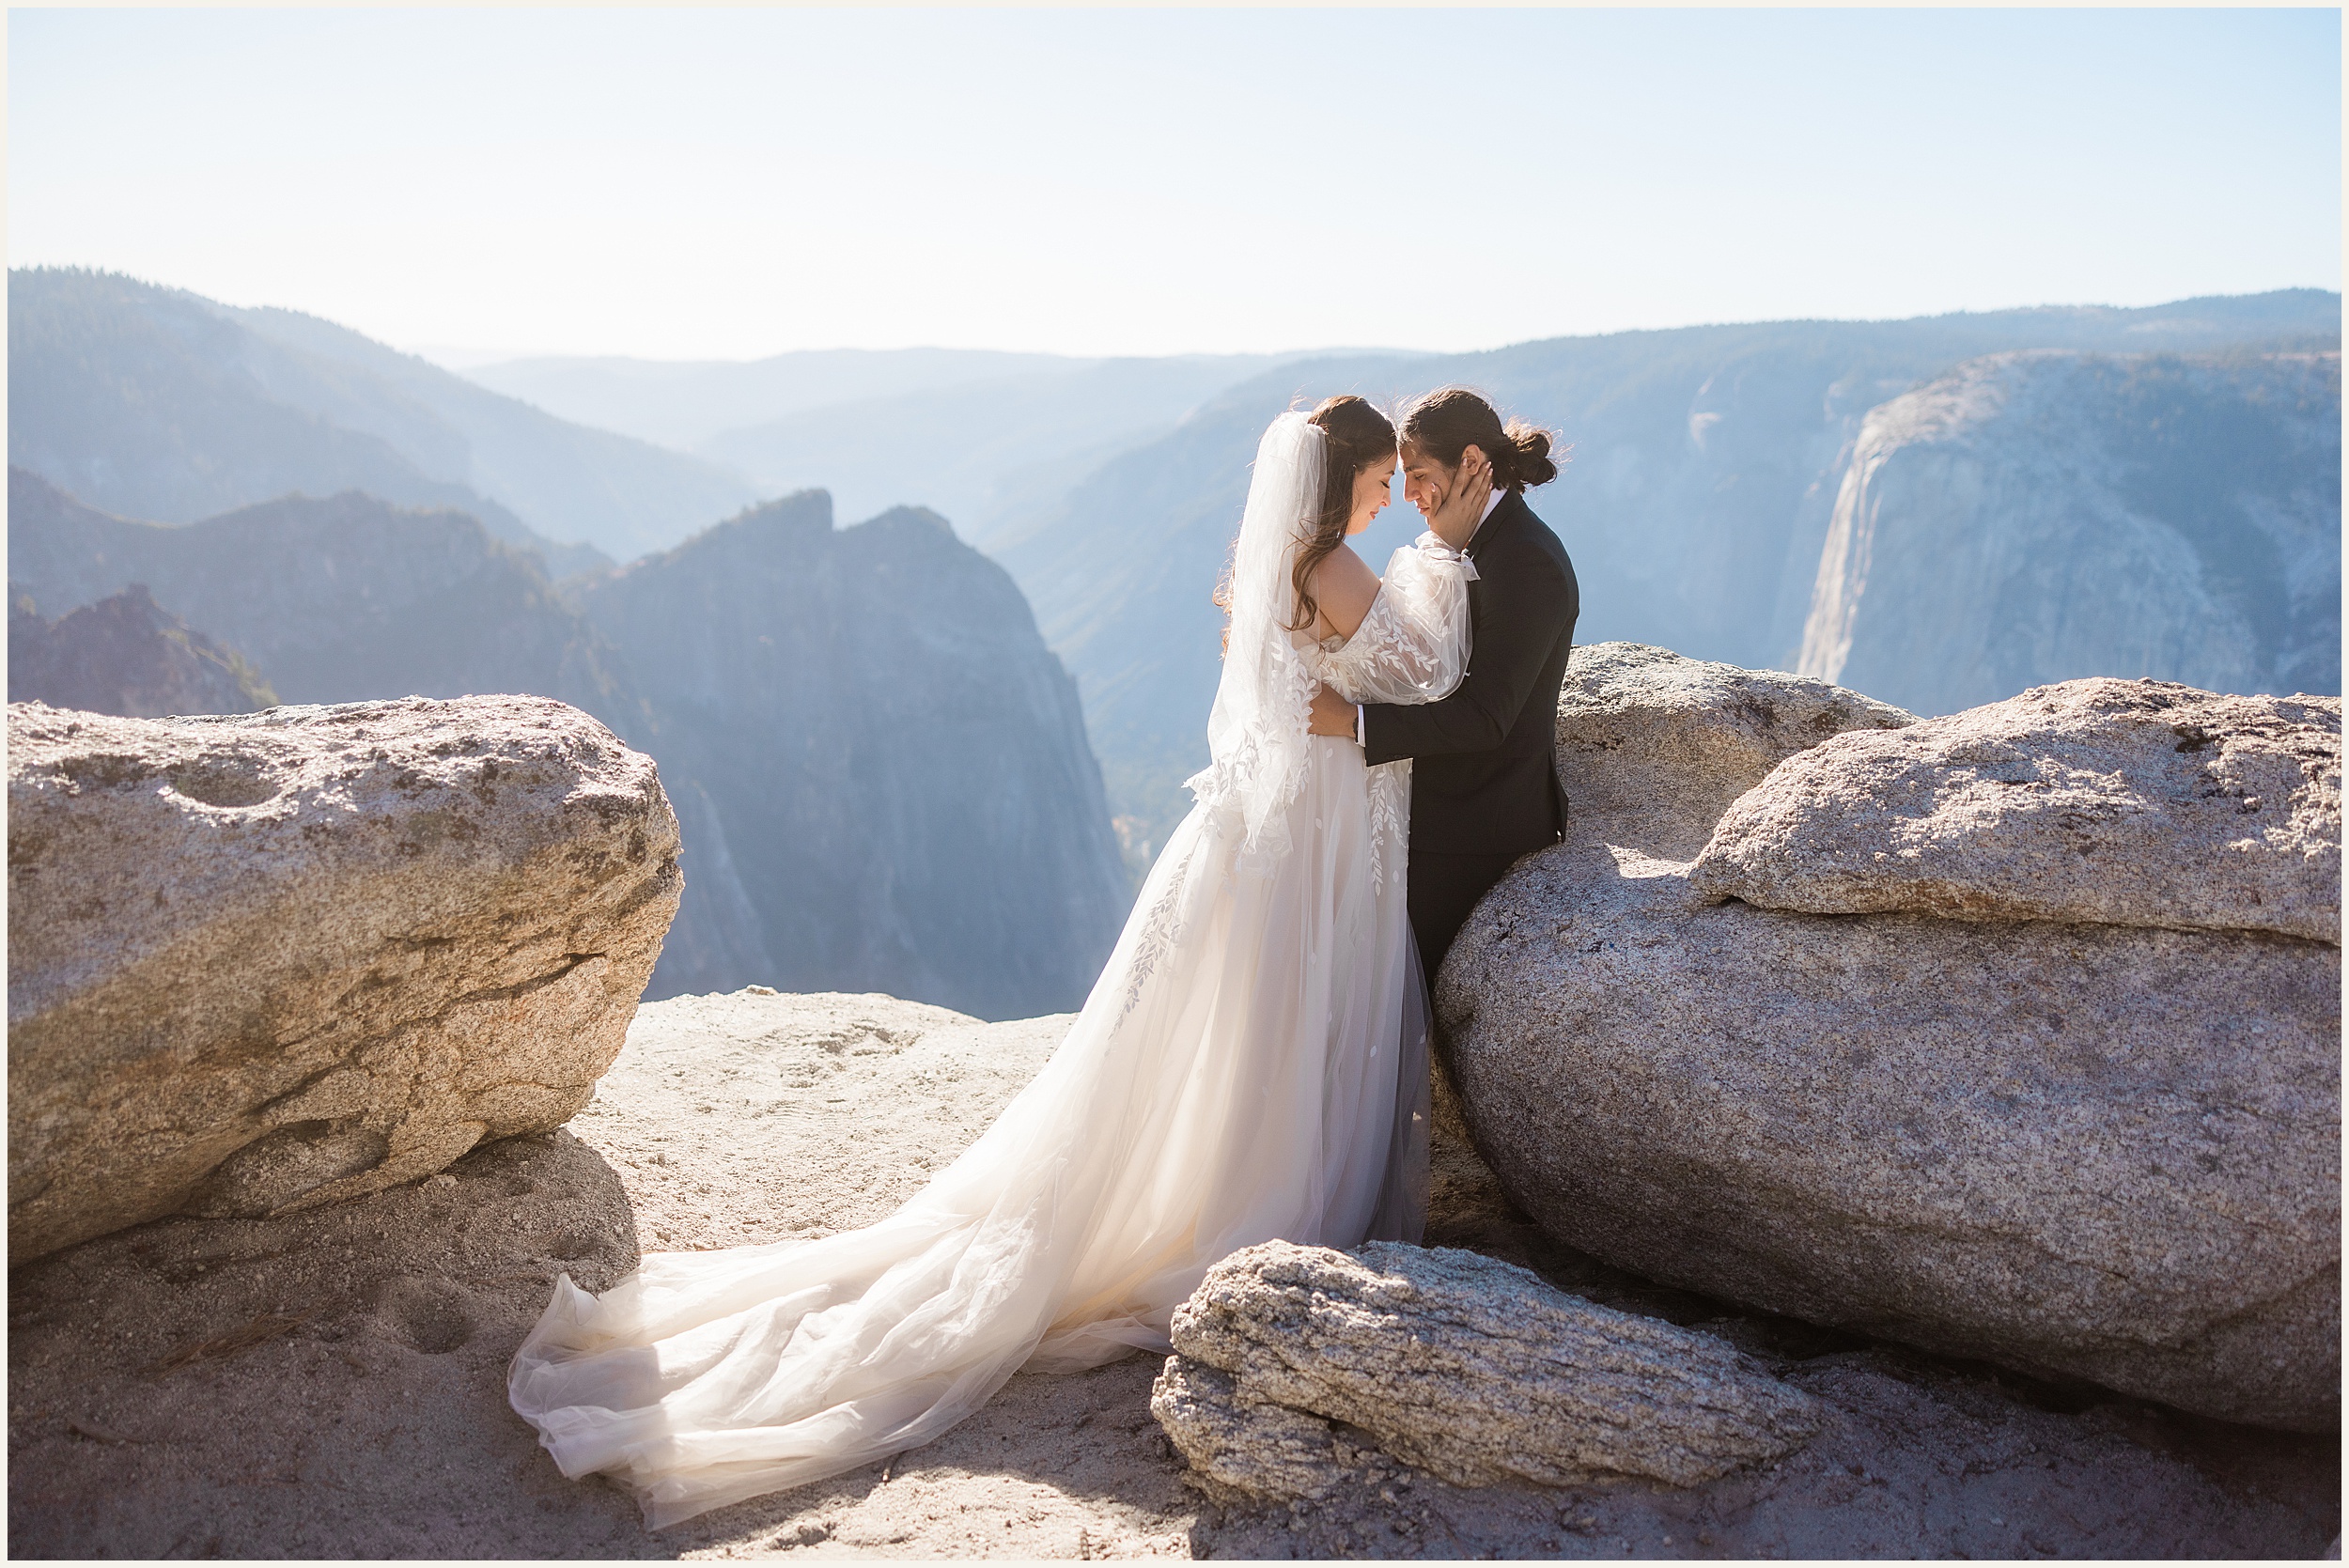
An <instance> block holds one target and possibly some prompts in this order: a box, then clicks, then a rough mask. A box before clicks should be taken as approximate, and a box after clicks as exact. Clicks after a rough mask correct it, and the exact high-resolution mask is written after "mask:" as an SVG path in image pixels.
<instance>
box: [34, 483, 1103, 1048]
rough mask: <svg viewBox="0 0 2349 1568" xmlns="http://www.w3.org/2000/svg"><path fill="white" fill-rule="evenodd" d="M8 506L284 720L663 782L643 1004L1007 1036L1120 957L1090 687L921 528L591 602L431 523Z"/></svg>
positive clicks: (761, 547)
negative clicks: (658, 956)
mask: <svg viewBox="0 0 2349 1568" xmlns="http://www.w3.org/2000/svg"><path fill="white" fill-rule="evenodd" d="M9 489H10V506H9V528H8V532H9V541H8V542H9V559H10V564H11V566H12V567H13V568H14V569H15V571H16V573H17V582H18V585H19V586H20V587H21V588H22V589H23V590H24V591H25V592H26V593H28V594H29V595H30V596H31V597H32V598H33V599H34V602H36V603H37V604H39V605H41V606H42V607H44V608H45V609H46V608H50V607H54V610H53V612H52V613H56V612H61V611H64V610H66V609H69V608H70V607H73V606H77V605H84V604H89V603H93V602H95V601H97V600H99V599H101V598H105V597H107V596H109V595H112V594H116V593H118V592H120V591H122V590H123V589H124V588H125V587H127V586H128V585H129V584H130V583H132V582H140V583H145V584H147V585H148V586H149V587H150V588H152V590H153V593H154V598H155V600H156V602H157V603H158V604H159V605H161V606H163V608H164V609H165V610H168V611H170V612H173V613H177V614H179V615H181V616H184V617H185V618H186V621H187V622H188V624H189V625H190V626H193V627H195V628H198V629H201V630H202V631H204V632H206V633H208V634H210V636H212V637H216V638H219V639H221V640H223V641H225V642H226V643H228V644H231V645H233V646H235V647H236V648H238V649H240V650H241V651H242V652H243V653H244V654H246V655H247V656H249V657H250V658H251V660H252V661H253V663H254V664H255V665H257V667H258V671H259V673H260V674H261V675H263V676H265V677H267V678H269V679H270V681H271V682H272V685H273V686H274V687H275V691H276V695H277V696H279V697H280V698H282V699H284V700H285V701H288V702H294V703H307V702H350V701H360V700H365V699H369V698H382V697H397V696H408V695H411V694H415V695H423V696H429V697H456V696H461V695H465V694H468V693H476V692H528V693H531V694H534V695H539V696H551V697H554V698H556V699H558V700H560V701H564V702H568V703H570V704H571V705H573V706H577V707H581V708H583V709H585V710H586V711H588V712H590V713H592V714H594V715H596V716H597V717H598V718H599V719H601V720H602V721H603V722H606V723H608V724H610V725H611V726H612V727H613V728H614V730H616V731H618V732H619V733H620V734H621V735H622V736H624V737H627V738H628V739H629V741H630V743H631V744H633V745H635V746H636V747H637V748H638V749H639V750H641V751H643V752H645V753H647V754H648V755H650V756H652V757H653V758H654V759H656V760H657V761H658V763H659V764H660V766H661V776H662V781H663V783H664V784H666V786H667V788H668V790H669V793H670V797H671V800H672V802H673V804H674V806H675V808H676V811H677V816H678V818H679V820H680V822H681V824H682V826H683V832H684V844H685V849H684V867H685V876H686V882H687V887H688V891H687V893H686V895H685V908H684V911H683V913H682V914H681V915H680V916H679V918H678V921H677V927H676V929H675V930H674V931H673V932H672V933H671V935H670V939H669V943H668V946H667V948H666V949H665V950H664V956H663V958H662V961H661V969H660V970H659V971H658V973H657V975H656V978H655V981H654V986H653V993H654V994H655V995H659V996H669V995H675V994H677V993H678V992H680V991H690V990H708V989H716V988H731V987H734V986H743V985H750V984H760V985H769V984H790V985H794V986H807V987H817V986H859V987H869V988H873V989H887V990H889V991H892V992H894V993H895V994H899V995H903V996H908V997H911V998H915V999H918V1000H922V1001H937V1002H941V1003H945V1004H949V1005H953V1006H956V1007H957V1008H960V1009H962V1010H964V1011H967V1012H972V1013H977V1014H981V1015H983V1016H988V1017H1019V1016H1023V1015H1032V1014H1034V1013H1036V1012H1038V1011H1041V1010H1046V1009H1052V1008H1066V1007H1073V1006H1075V1005H1077V1004H1078V1003H1079V1002H1080V1001H1082V1000H1083V998H1084V994H1085V991H1086V990H1087V988H1088V987H1089V986H1091V985H1092V982H1093V978H1094V975H1095V973H1096V972H1097V970H1098V968H1099V964H1100V960H1101V958H1102V956H1103V955H1105V954H1106V953H1107V952H1108V950H1109V945H1110V943H1111V942H1112V940H1113V939H1115V937H1116V934H1117V926H1118V922H1119V920H1120V918H1121V917H1122V916H1123V914H1124V911H1125V906H1126V902H1127V893H1126V891H1125V886H1124V881H1123V877H1122V875H1121V873H1120V871H1119V869H1118V862H1117V852H1116V846H1115V843H1114V841H1113V840H1112V837H1111V834H1110V829H1109V821H1108V812H1107V808H1106V806H1105V805H1104V803H1103V800H1102V794H1101V783H1100V776H1099V773H1098V770H1097V768H1096V767H1095V765H1094V762H1093V758H1092V753H1091V752H1090V751H1089V749H1088V748H1087V745H1086V741H1085V734H1084V723H1083V719H1082V716H1081V713H1080V712H1079V710H1078V707H1077V702H1076V695H1075V691H1074V690H1073V688H1072V687H1071V685H1070V683H1069V680H1068V677H1067V675H1066V673H1065V672H1064V671H1063V670H1062V669H1061V666H1060V663H1059V661H1058V660H1056V659H1054V658H1053V656H1052V655H1051V654H1050V652H1049V651H1048V650H1047V649H1046V648H1045V647H1044V645H1043V642H1042V639H1041V638H1039V637H1038V636H1037V635H1036V631H1035V624H1034V620H1033V619H1032V618H1031V617H1030V615H1029V613H1028V610H1027V605H1026V603H1025V602H1024V601H1023V600H1022V599H1021V598H1020V597H1019V589H1018V588H1017V587H1015V586H1014V585H1013V584H1012V582H1011V581H1010V579H1009V578H1008V577H1006V576H1005V575H1004V574H1003V570H1002V569H1001V568H1000V567H995V566H994V565H992V564H991V563H989V562H988V561H987V560H986V559H985V558H984V557H982V556H980V555H978V554H977V553H976V552H975V551H971V550H970V549H968V548H967V547H965V546H963V545H961V544H959V543H957V541H956V540H955V538H954V536H953V535H952V533H951V532H950V531H949V530H948V529H947V528H946V526H945V524H944V523H943V522H942V521H941V520H939V519H937V518H935V517H933V516H930V515H929V514H927V513H915V512H896V513H892V514H890V515H888V516H886V517H883V518H879V519H876V520H873V521H871V522H869V523H866V524H864V525H863V526H861V527H858V528H852V529H848V530H846V531H845V532H840V533H834V532H833V531H832V513H831V505H830V503H829V501H828V500H827V499H826V498H825V497H824V496H823V495H822V494H821V493H820V492H818V493H816V494H811V495H806V496H801V497H797V498H794V499H793V500H791V501H788V502H784V503H778V504H776V505H773V506H770V507H767V508H764V509H762V510H760V511H757V512H754V513H750V514H746V515H745V516H743V517H741V518H738V519H736V520H734V521H732V522H728V523H723V524H721V525H719V526H718V527H716V528H713V529H710V530H708V532H706V533H705V534H703V535H702V536H699V537H697V538H696V539H694V540H693V541H692V542H691V543H689V544H688V545H686V546H684V547H681V548H680V549H678V550H677V551H671V552H669V553H668V554H665V555H660V556H654V557H650V558H647V559H646V560H645V561H642V562H639V563H638V564H637V565H636V566H635V567H632V568H630V570H628V571H625V572H621V573H619V574H617V575H614V576H612V577H609V578H604V579H596V580H589V581H587V582H586V583H585V585H584V587H583V597H582V598H580V599H578V600H574V599H571V598H566V597H564V596H563V595H562V594H559V593H558V592H557V591H556V590H555V589H553V588H552V587H551V586H550V585H549V584H548V582H547V581H546V578H545V575H544V574H543V573H542V572H541V571H540V570H539V567H538V563H537V561H536V560H535V559H533V558H532V557H530V556H529V555H527V554H524V553H521V552H518V551H514V550H512V549H511V548H509V547H507V546H506V545H505V544H503V543H501V542H500V541H497V540H495V539H492V538H490V537H489V536H488V535H486V534H485V533H484V532H483V531H482V529H481V527H480V525H479V524H477V523H476V522H474V520H473V519H471V518H470V517H467V516H465V515H464V514H462V513H459V512H454V511H448V510H445V509H443V510H432V511H410V510H407V509H404V508H400V507H397V506H392V505H387V504H385V503H382V502H380V501H375V500H371V499H369V498H367V497H365V496H359V495H345V496H337V497H334V498H331V499H328V500H325V501H308V500H302V499H293V500H288V501H280V502H273V503H270V504H267V505H258V506H249V507H245V508H243V509H242V510H241V511H238V512H233V513H230V514H228V515H227V516H225V517H220V518H213V519H210V520H206V521H203V522H198V523H192V524H189V525H187V526H185V527H164V526H161V525H158V524H155V523H148V522H138V521H133V520H129V519H124V518H117V517H112V516H109V515H107V514H105V513H102V512H99V511H95V510H93V509H92V508H90V507H87V506H84V505H80V504H79V503H78V502H76V501H74V500H73V499H72V498H71V497H70V496H67V495H64V494H63V493H61V492H59V491H58V490H56V489H54V487H52V486H50V485H47V484H45V483H43V482H42V481H41V480H40V479H39V478H38V477H36V476H34V475H31V474H23V473H22V472H14V471H12V472H11V474H10V476H9Z"/></svg>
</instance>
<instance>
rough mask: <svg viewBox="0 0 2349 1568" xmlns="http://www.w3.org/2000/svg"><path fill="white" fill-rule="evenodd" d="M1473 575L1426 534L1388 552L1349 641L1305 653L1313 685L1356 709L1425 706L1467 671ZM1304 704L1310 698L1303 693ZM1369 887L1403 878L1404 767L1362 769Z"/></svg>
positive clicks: (1407, 797)
mask: <svg viewBox="0 0 2349 1568" xmlns="http://www.w3.org/2000/svg"><path fill="white" fill-rule="evenodd" d="M1475 571H1476V568H1475V567H1474V566H1473V565H1471V564H1470V562H1469V561H1468V560H1467V558H1466V557H1464V556H1462V555H1461V554H1460V552H1459V551H1455V550H1454V549H1452V548H1451V547H1450V546H1448V545H1446V544H1444V543H1443V541H1441V540H1440V539H1439V538H1437V537H1436V536H1435V535H1433V534H1423V535H1422V536H1420V539H1419V542H1418V543H1417V544H1416V545H1411V546H1408V547H1406V548H1404V549H1402V550H1398V551H1395V552H1394V556H1393V558H1392V560H1390V561H1389V562H1388V563H1387V575H1386V576H1385V577H1384V578H1383V579H1381V580H1380V582H1379V586H1378V594H1377V598H1373V599H1372V600H1371V601H1370V609H1369V610H1368V611H1367V612H1366V613H1364V614H1363V616H1362V621H1361V625H1360V626H1358V627H1356V628H1355V629H1354V635H1353V636H1351V637H1349V638H1346V640H1344V641H1343V642H1340V641H1338V640H1336V639H1332V640H1331V641H1330V642H1329V643H1326V644H1321V645H1320V646H1318V647H1314V648H1310V649H1308V650H1306V655H1305V660H1306V664H1307V666H1308V668H1309V673H1310V675H1312V676H1313V678H1315V679H1317V680H1320V681H1322V682H1324V683H1326V684H1327V685H1328V686H1329V687H1330V690H1331V691H1336V692H1337V693H1338V694H1339V695H1341V696H1343V697H1345V698H1346V700H1347V701H1348V702H1357V703H1431V702H1435V701H1437V700H1439V698H1442V697H1446V696H1449V695H1450V694H1451V693H1452V691H1453V690H1454V689H1455V688H1456V687H1457V686H1458V685H1459V684H1460V677H1461V675H1464V674H1465V673H1466V672H1467V669H1468V656H1469V618H1468V584H1469V582H1470V580H1471V579H1472V578H1473V577H1474V575H1475ZM1306 696H1307V700H1308V701H1310V700H1311V697H1312V691H1311V688H1310V687H1308V688H1307V691H1306ZM1369 774H1370V776H1369V780H1368V783H1369V788H1370V827H1371V844H1370V867H1371V877H1372V879H1373V880H1374V881H1383V880H1385V879H1387V878H1388V877H1400V876H1402V874H1403V866H1404V851H1405V848H1406V846H1407V843H1408V831H1409V823H1410V811H1411V765H1410V763H1409V762H1408V761H1403V762H1390V763H1382V764H1380V765H1379V766H1377V767H1376V768H1371V769H1370V770H1369Z"/></svg>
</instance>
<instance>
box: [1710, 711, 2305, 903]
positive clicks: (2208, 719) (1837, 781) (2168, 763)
mask: <svg viewBox="0 0 2349 1568" xmlns="http://www.w3.org/2000/svg"><path fill="white" fill-rule="evenodd" d="M1692 878H1693V880H1694V881H1695V883H1696V885H1697V886H1698V887H1699V888H1700V889H1702V890H1703V891H1704V892H1705V893H1709V894H1713V895H1716V896H1719V897H1734V898H1741V899H1743V900H1745V901H1746V902H1747V903H1749V904H1757V905H1761V906H1763V907H1764V908H1773V909H1800V910H1806V911H1808V912H1810V913H1812V914H1876V913H1883V912H1888V911H1894V910H1909V911H1914V912H1916V913H1920V914H1934V915H1946V916H1949V917H1951V918H1952V919H1957V920H2056V921H2084V922H2093V923H2096V924H2108V925H2148V926H2170V927H2174V928H2177V929H2180V930H2209V931H2274V932H2279V933H2281V934H2283V935H2285V936H2291V937H2299V938H2303V939H2307V940H2310V941H2320V942H2329V943H2331V944H2332V945H2334V946H2336V947H2338V946H2340V945H2341V699H2340V698H2338V697H2233V696H2220V695H2217V694H2216V693H2213V692H2209V691H2195V690H2194V689H2193V688H2191V687H2186V686H2178V685H2175V684H2173V683H2170V682H2166V681H2151V680H2107V679H2093V680H2073V681H2065V682H2063V683H2062V684H2061V685H2058V686H2044V687H2040V688H2037V689H2035V690H2033V691H2026V692H2024V693H2023V694H2022V695H2021V696H2018V697H2014V698H2010V699H2009V700H2007V701H2005V702H1999V703H1992V704H1990V705H1989V706H1985V707H1977V708H1969V709H1968V710H1967V711H1966V712H1964V713H1957V714H1952V715H1951V716H1950V717H1949V718H1946V719H1931V720H1927V721H1926V722H1923V723H1920V724H1916V725H1914V726H1911V727H1909V728H1906V729H1901V730H1895V731H1891V732H1885V733H1870V734H1855V735H1843V736H1838V737H1835V738H1833V739H1832V740H1829V741H1828V742H1826V743H1824V744H1822V745H1820V746H1818V747H1816V748H1814V749H1812V750H1811V751H1807V752H1804V753H1801V754H1800V755H1799V756H1797V757H1796V758H1794V759H1793V760H1791V761H1789V762H1787V763H1786V764H1785V765H1784V766H1783V767H1781V768H1777V769H1776V770H1774V771H1773V772H1771V773H1770V774H1769V776H1768V777H1767V778H1766V779H1764V780H1763V781H1762V782H1761V783H1760V784H1756V785H1755V786H1754V787H1753V788H1752V789H1750V790H1749V791H1747V792H1746V793H1745V794H1744V795H1743V796H1741V797H1739V798H1738V800H1736V801H1735V804H1733V805H1732V806H1731V807H1730V808H1729V810H1728V811H1727V812H1726V813H1725V814H1724V815H1722V817H1721V819H1720V822H1719V825H1718V826H1717V827H1716V828H1715V829H1714V831H1713V835H1712V839H1711V842H1710V843H1708V844H1707V845H1706V846H1705V849H1704V852H1703V855H1702V856H1700V857H1699V858H1698V860H1697V862H1696V867H1695V870H1694V871H1693V873H1692Z"/></svg>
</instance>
